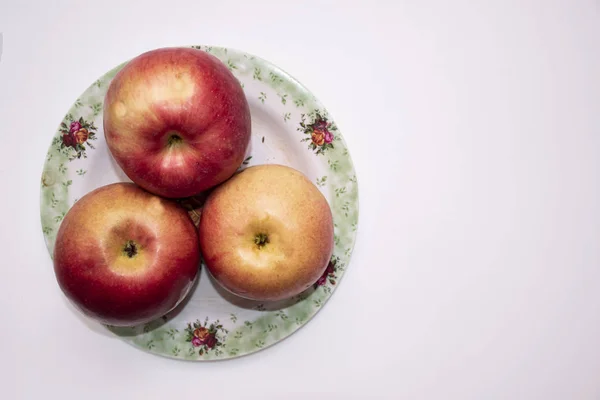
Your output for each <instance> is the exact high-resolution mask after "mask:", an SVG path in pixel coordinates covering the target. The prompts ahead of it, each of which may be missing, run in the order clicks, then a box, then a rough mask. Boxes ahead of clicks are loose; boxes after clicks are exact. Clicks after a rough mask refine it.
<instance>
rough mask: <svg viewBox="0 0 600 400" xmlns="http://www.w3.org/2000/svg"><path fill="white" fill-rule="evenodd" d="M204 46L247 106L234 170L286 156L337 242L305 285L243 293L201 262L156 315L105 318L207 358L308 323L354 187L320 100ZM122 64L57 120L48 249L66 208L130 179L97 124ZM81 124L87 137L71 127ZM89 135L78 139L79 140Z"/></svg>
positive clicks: (143, 338) (252, 61)
mask: <svg viewBox="0 0 600 400" xmlns="http://www.w3.org/2000/svg"><path fill="white" fill-rule="evenodd" d="M192 47H195V48H198V49H201V50H203V51H206V52H209V53H211V54H213V55H215V56H216V57H218V58H219V59H220V60H221V61H223V62H224V63H225V64H226V65H227V66H228V67H229V69H230V70H231V71H232V72H233V73H234V74H235V76H236V77H237V78H238V79H239V81H240V82H241V84H242V86H243V87H244V90H245V93H246V96H247V98H248V102H249V104H250V109H251V113H252V140H251V145H250V147H249V149H248V153H247V155H246V157H247V158H246V160H245V161H244V163H243V165H242V166H241V168H246V167H247V166H251V165H256V164H269V163H277V164H285V165H289V166H291V167H294V168H296V169H298V170H300V171H302V172H303V173H304V174H306V175H307V176H308V177H309V178H310V179H311V180H312V181H313V182H314V183H315V184H316V185H317V186H318V187H319V189H320V190H321V191H322V193H323V194H324V195H325V196H326V198H327V200H328V201H329V204H330V206H331V208H332V211H333V218H334V223H335V250H334V255H333V258H332V260H331V263H330V264H329V266H328V268H327V270H326V271H325V274H324V275H323V276H322V277H321V278H320V279H319V280H318V281H317V282H316V283H315V284H314V286H313V287H311V288H310V289H308V290H307V291H306V292H304V293H302V294H301V295H299V296H296V297H294V298H292V299H289V300H286V301H282V302H277V303H260V302H255V301H248V300H241V299H239V298H237V297H234V296H232V295H230V294H228V293H227V292H225V291H224V290H222V289H221V288H220V287H219V285H218V284H216V283H215V282H214V281H213V279H212V278H211V277H210V276H209V274H208V273H207V271H206V268H202V271H201V274H200V278H199V280H198V281H197V284H196V286H195V287H194V289H193V292H192V294H191V295H190V296H189V297H188V299H187V300H186V301H184V303H182V304H181V305H180V306H179V307H177V308H176V309H175V310H173V311H171V312H170V313H169V314H167V315H165V316H163V317H162V318H160V319H158V320H156V321H153V322H151V323H148V324H145V325H141V326H135V327H130V328H116V327H110V326H107V329H109V330H110V331H111V332H113V333H114V334H115V335H118V336H119V337H121V338H122V339H123V340H125V341H127V342H129V343H131V344H132V345H134V346H137V347H139V348H141V349H143V350H145V351H149V352H151V353H154V354H159V355H163V356H168V357H172V358H179V359H188V360H198V361H204V360H215V359H226V358H232V357H238V356H242V355H246V354H250V353H253V352H256V351H258V350H260V349H263V348H266V347H268V346H271V345H273V344H275V343H277V342H279V341H281V340H282V339H284V338H285V337H287V336H289V335H290V334H292V333H293V332H295V331H296V330H298V329H299V328H300V327H301V326H303V325H304V324H306V323H307V322H308V321H309V320H310V319H311V317H313V316H314V315H315V314H316V313H317V312H318V311H319V310H320V309H321V308H322V307H323V305H324V304H325V302H326V301H327V299H328V298H329V297H330V296H331V294H332V293H333V291H334V289H335V288H336V287H337V285H339V283H340V279H341V278H342V276H343V274H344V271H345V269H346V266H347V265H348V262H349V260H350V255H351V253H352V249H353V246H354V240H355V236H356V228H357V221H358V186H357V181H356V175H355V172H354V167H353V165H352V161H351V159H350V155H349V154H348V148H347V147H346V144H345V142H344V140H343V138H342V135H341V132H340V130H339V128H338V126H337V125H336V123H335V122H334V120H333V119H332V118H331V116H330V115H329V114H328V112H327V110H326V109H325V108H324V107H323V105H322V104H321V103H320V102H319V101H318V100H317V99H316V98H315V97H314V96H313V95H312V94H311V93H310V92H309V91H308V90H307V89H306V88H305V87H304V86H302V85H301V84H300V83H299V82H298V81H296V80H295V79H294V78H292V77H291V76H290V75H288V74H287V73H285V72H284V71H282V70H281V69H280V68H277V67H276V66H274V65H273V64H271V63H269V62H267V61H265V60H262V59H260V58H258V57H255V56H253V55H250V54H246V53H244V52H241V51H237V50H233V49H227V48H217V47H210V46H192ZM124 65H125V63H123V64H121V65H119V66H118V67H116V68H115V69H113V70H111V71H109V72H108V73H107V74H106V75H104V76H102V77H101V78H100V79H98V80H97V81H96V82H94V83H93V84H92V85H91V86H90V87H89V88H88V89H87V90H86V91H85V92H83V94H82V95H81V96H80V97H79V98H78V99H77V100H76V101H75V103H74V104H73V106H72V107H71V109H70V110H69V112H68V113H67V114H66V115H65V117H64V118H63V120H62V122H61V123H60V125H59V127H58V129H57V131H56V132H54V137H53V139H52V143H51V145H50V148H49V150H48V154H47V157H46V161H45V164H44V171H43V173H42V178H41V207H40V208H41V222H42V231H43V234H44V237H45V240H46V245H47V247H48V251H49V252H50V255H51V257H52V254H53V249H54V241H55V237H56V233H57V231H58V228H59V226H60V224H61V221H62V219H63V217H64V216H65V214H66V213H67V211H69V208H70V207H71V206H72V205H73V204H74V203H75V202H76V201H77V199H78V198H81V197H82V196H84V195H85V194H86V193H88V192H90V191H92V190H93V189H96V188H98V187H100V186H103V185H106V184H109V183H113V182H120V181H127V182H129V181H130V180H129V179H128V178H127V176H126V175H125V174H124V173H123V171H122V170H121V169H120V168H119V167H118V166H117V164H116V163H115V162H114V161H113V159H112V157H111V155H110V153H109V151H108V147H107V145H106V142H105V140H104V133H103V131H102V103H103V99H104V94H105V92H106V90H107V88H108V85H109V83H110V81H111V79H112V78H113V77H114V76H115V74H116V73H117V72H118V71H119V69H120V68H122V67H123V66H124ZM80 129H86V130H87V135H75V137H76V138H79V139H78V140H75V141H73V140H69V136H63V135H68V133H69V132H70V131H77V130H80ZM86 136H87V139H86V140H85V141H82V139H85V138H86Z"/></svg>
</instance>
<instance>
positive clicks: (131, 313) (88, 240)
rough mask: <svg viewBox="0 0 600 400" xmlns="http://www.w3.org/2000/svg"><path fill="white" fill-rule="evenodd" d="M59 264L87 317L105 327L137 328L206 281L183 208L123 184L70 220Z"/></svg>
mask: <svg viewBox="0 0 600 400" xmlns="http://www.w3.org/2000/svg"><path fill="white" fill-rule="evenodd" d="M130 240H132V241H134V243H135V246H136V250H135V251H136V252H137V253H136V254H135V255H133V257H129V255H128V253H127V249H126V246H127V243H128V241H130ZM128 250H129V252H130V253H129V254H132V247H131V246H130V247H129V249H128ZM53 258H54V272H55V275H56V279H57V282H58V284H59V286H60V288H61V290H62V291H63V293H64V294H65V295H66V296H67V298H69V299H70V300H71V301H72V303H73V304H74V305H75V306H77V308H79V310H81V311H82V312H83V313H84V314H86V315H87V316H89V317H91V318H93V319H95V320H97V321H99V322H101V323H104V324H108V325H114V326H133V325H138V324H143V323H146V322H149V321H152V320H154V319H156V318H159V317H161V316H163V315H165V314H166V313H167V312H169V311H170V310H172V309H173V308H175V307H176V306H177V305H178V304H179V303H180V302H181V301H182V300H183V299H184V298H185V297H186V295H187V294H188V293H189V291H190V289H191V287H192V285H193V283H194V280H195V279H196V278H197V275H198V273H199V264H200V248H199V246H198V233H197V230H196V228H195V227H194V225H193V224H192V222H191V220H190V218H189V216H188V214H187V212H186V211H185V210H183V208H181V207H180V206H179V205H177V204H176V203H175V202H173V201H172V200H167V199H164V198H160V197H158V196H155V195H153V194H150V193H148V192H146V191H144V190H143V189H141V188H139V187H138V186H136V185H134V184H133V183H115V184H110V185H106V186H103V187H100V188H98V189H95V190H93V191H92V192H90V193H88V194H86V195H85V196H84V197H82V198H81V199H79V200H78V201H77V202H76V203H75V204H74V205H73V207H72V208H71V209H70V210H69V211H68V212H67V214H66V215H65V217H64V219H63V221H62V223H61V225H60V228H59V230H58V233H57V236H56V242H55V246H54V257H53Z"/></svg>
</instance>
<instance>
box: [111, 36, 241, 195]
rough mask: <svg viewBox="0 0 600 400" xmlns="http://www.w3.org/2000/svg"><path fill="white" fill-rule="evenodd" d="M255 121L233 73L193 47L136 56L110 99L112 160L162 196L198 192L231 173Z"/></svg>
mask: <svg viewBox="0 0 600 400" xmlns="http://www.w3.org/2000/svg"><path fill="white" fill-rule="evenodd" d="M250 122H251V121H250V108H249V106H248V102H247V100H246V96H245V94H244V91H243V89H242V87H241V85H240V83H239V82H238V80H237V79H236V78H235V76H234V75H233V74H232V73H231V72H230V71H229V69H228V68H227V67H226V66H225V64H223V63H222V62H221V61H220V60H219V59H217V58H216V57H215V56H213V55H211V54H208V53H206V52H204V51H202V50H197V49H193V48H185V47H172V48H160V49H156V50H151V51H148V52H146V53H143V54H141V55H139V56H137V57H135V58H134V59H132V60H131V61H129V62H128V63H127V64H126V65H125V66H124V67H123V68H122V69H121V70H120V71H119V72H118V73H117V74H116V75H115V78H114V79H113V80H112V81H111V83H110V85H109V88H108V91H107V93H106V95H105V98H104V115H103V126H104V134H105V137H106V143H107V144H108V148H109V150H110V152H111V154H112V156H113V158H114V159H115V160H116V162H117V164H118V165H119V166H120V167H121V169H123V171H124V172H125V174H126V175H127V176H128V177H129V178H130V179H131V180H132V181H133V182H135V183H137V184H138V185H140V186H141V187H143V188H144V189H146V190H148V191H149V192H152V193H154V194H158V195H160V196H163V197H170V198H178V197H189V196H193V195H195V194H197V193H199V192H201V191H203V190H206V189H208V188H210V187H213V186H215V185H217V184H219V183H221V182H223V181H225V180H226V179H228V178H229V177H230V176H232V175H233V174H234V173H235V171H236V170H237V169H238V167H239V166H240V165H241V163H242V161H243V160H244V155H245V152H246V149H247V147H248V144H249V142H250Z"/></svg>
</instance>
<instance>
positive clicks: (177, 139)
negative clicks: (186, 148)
mask: <svg viewBox="0 0 600 400" xmlns="http://www.w3.org/2000/svg"><path fill="white" fill-rule="evenodd" d="M181 142H183V139H182V138H181V136H179V135H177V134H176V133H173V134H171V136H169V140H168V143H169V147H173V146H176V145H178V144H179V143H181Z"/></svg>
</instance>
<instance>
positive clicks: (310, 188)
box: [199, 164, 333, 301]
mask: <svg viewBox="0 0 600 400" xmlns="http://www.w3.org/2000/svg"><path fill="white" fill-rule="evenodd" d="M199 238H200V249H201V252H202V257H203V259H204V261H205V263H206V266H207V268H208V270H209V271H210V273H211V275H212V276H213V277H214V278H215V280H216V281H217V282H219V283H220V284H221V285H222V286H223V287H224V288H225V289H227V290H229V291H230V292H232V293H234V294H236V295H238V296H240V297H244V298H248V299H253V300H262V301H275V300H282V299H286V298H289V297H292V296H294V295H297V294H299V293H301V292H302V291H304V290H305V289H307V288H308V287H310V286H311V285H312V284H314V283H315V282H316V281H317V280H318V279H319V277H321V275H323V272H324V271H325V269H326V268H327V264H328V263H329V260H330V259H331V256H332V252H333V220H332V215H331V209H330V207H329V203H328V202H327V199H326V198H325V197H324V196H323V194H322V193H321V192H320V191H319V189H318V188H317V187H316V186H315V185H314V184H313V183H312V182H311V181H310V180H308V178H307V177H306V176H305V175H304V174H302V173H301V172H300V171H298V170H296V169H294V168H291V167H287V166H283V165H275V164H270V165H258V166H253V167H249V168H247V169H245V170H243V171H241V172H239V173H238V174H236V175H234V176H233V177H232V178H231V179H229V180H227V181H226V182H225V183H223V184H222V185H220V186H218V187H217V188H215V189H214V190H213V191H212V192H211V193H210V194H209V196H208V197H207V199H206V203H205V204H204V207H203V209H202V213H201V217H200V225H199Z"/></svg>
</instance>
